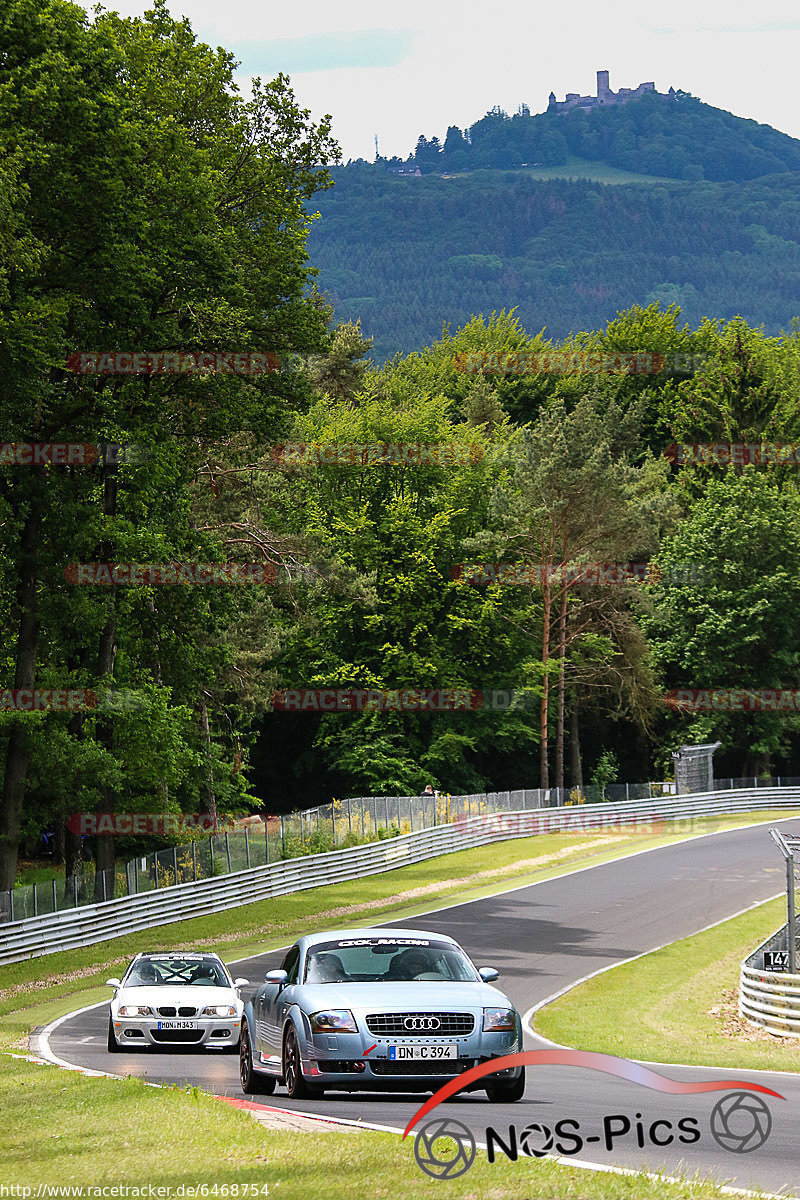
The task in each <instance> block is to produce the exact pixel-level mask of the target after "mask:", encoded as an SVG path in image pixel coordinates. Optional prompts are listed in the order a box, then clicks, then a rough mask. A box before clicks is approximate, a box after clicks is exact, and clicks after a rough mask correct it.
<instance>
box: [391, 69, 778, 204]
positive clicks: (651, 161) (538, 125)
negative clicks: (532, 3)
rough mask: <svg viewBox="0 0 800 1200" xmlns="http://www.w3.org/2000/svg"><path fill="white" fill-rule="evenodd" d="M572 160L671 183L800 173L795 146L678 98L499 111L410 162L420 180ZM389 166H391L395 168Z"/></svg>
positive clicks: (424, 143) (423, 148)
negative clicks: (538, 110) (586, 108)
mask: <svg viewBox="0 0 800 1200" xmlns="http://www.w3.org/2000/svg"><path fill="white" fill-rule="evenodd" d="M570 155H576V156H578V157H579V158H585V159H590V160H592V161H596V162H605V163H609V164H610V165H611V166H614V167H621V168H624V169H626V170H629V171H636V172H638V173H639V174H642V175H657V176H661V177H669V178H673V179H688V180H698V179H709V180H713V181H715V182H724V181H726V180H739V181H743V180H746V179H757V178H758V177H759V176H762V175H774V174H776V173H777V172H782V171H800V142H799V141H798V140H797V139H796V138H792V137H789V136H788V134H785V133H780V132H779V131H778V130H777V129H773V128H772V126H771V125H760V124H759V123H758V122H757V121H750V120H747V119H745V118H743V117H736V116H734V115H733V114H732V113H729V112H725V111H723V110H722V109H719V108H713V107H712V106H711V105H710V104H704V103H703V102H702V101H701V100H698V99H697V98H696V97H695V96H691V95H689V94H688V93H686V92H681V91H678V92H676V93H674V95H671V96H664V95H660V94H659V93H657V92H652V93H649V94H645V95H642V96H638V97H636V99H634V100H632V101H630V102H629V103H627V104H620V105H614V106H611V107H607V108H601V107H598V108H595V109H591V110H589V111H586V112H584V111H583V110H582V109H579V108H575V109H571V110H570V111H568V112H550V111H548V112H544V113H537V114H535V115H533V116H532V115H531V114H530V113H529V112H528V111H527V108H525V106H521V110H520V111H519V112H517V113H515V114H514V116H509V115H508V113H505V112H503V111H502V110H501V109H500V108H495V109H493V110H492V111H491V112H488V113H487V114H486V116H485V117H482V118H481V120H480V121H476V123H475V124H474V125H472V126H470V127H469V128H468V129H465V130H461V129H459V128H458V126H456V125H451V126H450V128H449V129H448V131H447V136H446V137H445V139H444V141H443V142H441V143H440V141H439V139H438V138H437V137H432V138H430V139H428V138H426V137H425V136H424V135H421V136H420V138H419V140H418V142H417V146H416V149H415V151H414V153H413V155H412V156H411V158H410V159H409V161H413V163H414V164H415V165H416V166H419V168H420V170H421V171H423V172H435V171H474V170H478V169H480V168H483V167H490V168H506V167H521V166H530V167H534V166H561V165H563V164H566V163H567V162H568V160H569V157H570ZM399 162H400V160H399V159H398V160H392V161H391V162H390V164H389V165H390V166H394V165H395V164H398V165H399Z"/></svg>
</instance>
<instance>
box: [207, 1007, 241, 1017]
mask: <svg viewBox="0 0 800 1200" xmlns="http://www.w3.org/2000/svg"><path fill="white" fill-rule="evenodd" d="M202 1015H203V1016H204V1017H235V1016H236V1009H235V1008H234V1006H233V1005H232V1004H209V1006H208V1008H204V1009H203V1012H202Z"/></svg>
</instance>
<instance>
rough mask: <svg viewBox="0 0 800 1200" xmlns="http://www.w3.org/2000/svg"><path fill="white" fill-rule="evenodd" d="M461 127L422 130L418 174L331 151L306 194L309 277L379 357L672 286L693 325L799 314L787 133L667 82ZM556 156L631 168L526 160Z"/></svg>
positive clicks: (774, 323) (589, 314)
mask: <svg viewBox="0 0 800 1200" xmlns="http://www.w3.org/2000/svg"><path fill="white" fill-rule="evenodd" d="M456 134H458V137H456ZM468 136H469V138H470V141H469V142H467V141H466V139H465V137H464V135H463V134H461V132H460V131H458V130H456V131H455V132H454V127H451V130H450V131H449V133H448V136H447V138H445V141H444V144H443V146H442V147H441V148H440V147H439V146H438V143H436V144H435V145H434V147H433V150H432V149H431V142H427V143H426V144H424V145H423V142H422V141H421V142H420V144H419V145H418V146H417V150H416V152H415V154H414V155H412V157H411V159H410V160H409V163H407V164H405V167H406V169H408V167H409V165H411V166H413V165H414V164H415V163H419V164H420V166H421V169H422V171H423V175H422V177H414V178H409V177H407V176H399V175H398V174H397V173H396V171H394V170H392V169H390V168H391V167H393V166H394V167H397V166H399V165H401V164H399V162H398V163H394V164H391V163H387V162H386V161H384V160H379V161H378V162H377V163H375V164H367V163H363V162H358V163H350V164H348V165H347V166H346V167H339V168H334V169H333V170H332V172H331V174H332V176H333V178H334V179H335V183H336V186H335V187H333V188H331V189H330V190H329V191H327V192H326V193H325V194H324V195H322V196H321V197H320V198H319V202H318V204H319V211H320V213H321V219H320V220H318V221H316V222H314V224H313V226H312V230H311V235H310V239H309V250H310V254H311V258H312V262H313V264H314V266H315V267H317V268H318V270H319V285H320V287H321V288H322V289H323V290H324V291H327V292H328V294H329V295H330V297H331V299H332V301H333V304H334V309H335V312H336V314H337V316H338V317H339V318H340V319H343V320H355V319H357V318H360V319H361V321H362V324H363V327H364V329H365V331H366V332H367V333H368V334H369V335H370V336H372V337H373V338H374V351H373V353H374V356H375V358H376V360H377V361H384V360H385V359H386V358H388V357H391V355H392V354H394V353H395V352H397V351H398V350H400V351H403V352H408V351H410V350H413V349H417V348H419V347H421V346H424V345H426V344H428V343H430V341H431V340H432V339H434V338H437V337H439V336H440V335H441V332H442V327H443V325H444V324H445V323H449V324H450V325H452V326H453V327H456V326H458V325H460V324H462V323H464V322H465V321H468V320H469V318H470V316H471V315H472V314H473V313H476V312H484V313H489V312H492V311H499V310H500V309H503V308H505V309H511V308H515V309H516V310H517V311H518V313H519V316H520V319H521V321H522V323H523V324H524V325H525V327H526V328H528V329H537V330H539V329H543V328H544V329H546V332H547V334H548V335H549V336H553V337H566V336H567V335H568V334H570V333H572V332H575V331H577V330H579V329H588V328H598V327H600V326H602V325H604V324H605V323H606V322H607V321H609V320H611V319H613V317H614V316H615V314H616V313H617V312H619V311H621V310H622V309H625V308H627V307H629V306H630V305H632V304H640V305H647V304H650V303H653V302H654V301H661V302H662V303H663V304H667V305H668V304H671V303H678V304H680V306H681V309H682V312H683V313H684V316H685V317H686V319H687V320H688V321H689V322H690V323H691V324H693V325H697V324H699V322H700V321H702V320H703V318H704V317H705V316H706V315H707V314H710V313H713V314H714V315H715V316H718V317H720V318H722V319H724V320H730V319H732V318H733V317H735V316H737V315H741V316H743V317H744V318H745V319H746V320H747V321H748V322H749V323H751V324H754V325H759V324H762V323H763V324H764V325H765V327H766V329H767V330H768V331H769V332H772V333H777V332H779V331H780V330H782V329H788V328H790V327H791V323H792V320H793V319H794V317H795V316H797V315H798V314H800V257H799V255H798V247H800V143H799V142H798V141H796V140H795V139H793V138H790V137H788V136H787V135H785V134H782V133H778V132H777V131H776V130H774V129H770V128H769V127H768V126H763V125H758V124H756V123H755V122H753V121H746V120H743V119H741V118H738V117H733V116H732V115H731V114H730V113H724V112H721V111H720V110H719V109H714V108H711V107H710V106H708V105H705V104H702V103H700V101H697V100H695V99H694V98H693V97H684V96H680V95H679V96H678V98H677V99H676V100H675V101H671V100H669V99H667V98H666V97H662V96H657V95H656V96H643V97H641V98H639V99H636V100H634V101H631V102H630V103H628V104H625V105H622V106H620V107H619V108H612V109H599V110H596V111H592V112H589V113H583V112H568V113H562V114H552V113H543V114H539V115H538V116H536V117H531V116H524V115H519V114H518V115H516V116H514V117H510V118H509V117H507V116H506V115H505V114H503V113H490V114H487V116H486V117H484V118H483V120H482V121H479V122H478V123H477V124H476V125H475V126H473V127H472V129H471V130H470V131H469V134H468ZM526 139H527V140H526ZM530 139H534V141H536V139H538V140H539V141H537V142H536V145H533V144H532V143H531V142H530ZM433 140H434V142H435V139H433ZM539 142H542V143H543V144H544V143H546V144H547V146H551V150H548V149H547V146H545V148H544V149H542V148H539V149H537V148H536V146H538V145H539ZM454 147H455V148H454ZM575 154H580V156H581V157H580V159H579V160H575V159H574V155H575ZM454 156H455V157H454ZM537 156H538V158H537ZM567 156H569V158H570V165H569V166H568V167H566V168H565V174H567V173H569V174H570V175H579V174H580V173H581V170H584V171H585V170H587V169H588V167H589V166H592V164H593V169H595V168H597V166H598V164H600V165H602V164H607V166H608V169H609V170H611V169H612V168H613V169H616V168H618V167H625V168H627V169H630V170H633V171H636V172H638V173H639V175H640V179H641V182H637V183H627V184H626V183H622V184H619V183H613V184H609V183H604V182H599V181H595V180H573V181H572V182H570V181H569V180H568V179H559V178H549V179H539V178H536V177H535V172H534V171H532V169H528V170H524V169H522V167H521V164H522V163H523V162H525V163H528V164H531V163H533V162H536V161H540V162H547V163H561V162H566V161H567ZM576 161H577V165H576ZM581 164H583V165H582V166H581ZM456 167H458V169H459V173H451V172H455V169H456ZM501 167H503V168H505V169H502V170H501V169H499V168H501ZM443 175H444V176H445V177H444V178H443V177H442V176H443ZM648 175H652V176H656V175H659V176H660V175H665V176H668V177H669V178H659V179H655V178H653V180H652V182H648V179H647V176H648ZM704 177H705V178H704Z"/></svg>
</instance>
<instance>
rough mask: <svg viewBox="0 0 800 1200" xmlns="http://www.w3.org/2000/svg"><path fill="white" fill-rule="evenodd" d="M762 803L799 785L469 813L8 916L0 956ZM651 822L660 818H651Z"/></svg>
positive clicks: (777, 802) (792, 793) (13, 958)
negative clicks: (561, 837) (571, 835)
mask: <svg viewBox="0 0 800 1200" xmlns="http://www.w3.org/2000/svg"><path fill="white" fill-rule="evenodd" d="M754 807H758V808H765V807H770V808H775V809H781V808H800V787H788V788H780V789H778V788H766V787H764V788H758V789H757V791H756V792H754V790H753V789H746V790H745V789H741V790H729V791H723V792H707V793H699V794H695V795H691V796H664V797H660V798H657V799H652V800H651V799H647V800H633V801H630V802H629V803H624V802H623V803H621V804H611V803H608V804H600V805H586V806H576V807H571V808H564V807H560V808H547V809H528V810H522V811H517V812H506V813H494V814H491V815H489V816H473V817H468V816H465V817H463V818H462V819H460V820H458V821H455V822H453V823H451V824H448V825H438V826H434V827H432V828H427V829H422V830H417V831H416V832H414V833H408V834H404V835H401V836H399V837H394V838H387V839H385V840H383V841H379V842H372V843H370V844H368V845H363V846H352V847H349V848H347V849H338V850H332V851H329V852H327V853H323V854H312V855H306V856H304V857H302V858H293V859H285V860H281V861H277V862H273V863H270V864H269V865H268V866H263V867H255V868H253V869H251V870H244V871H236V872H234V873H233V874H230V875H223V876H218V877H216V878H211V879H202V880H198V881H197V882H196V883H194V882H192V883H184V884H178V885H175V886H172V887H166V888H159V889H158V891H153V892H146V893H143V894H141V895H138V896H136V895H134V896H123V897H121V898H120V899H116V900H107V901H104V902H101V903H97V904H92V905H87V906H85V907H83V908H77V909H68V910H65V911H62V912H58V913H49V914H47V915H45V916H40V917H33V918H29V919H27V920H24V921H15V922H13V923H9V924H6V925H4V926H3V927H2V930H1V931H0V964H2V963H12V962H21V961H23V960H24V959H28V958H37V957H39V956H41V955H45V954H53V953H55V952H57V951H59V950H66V949H71V948H74V947H77V946H88V945H93V944H94V943H95V942H100V941H107V940H108V939H110V938H115V937H120V936H122V935H124V934H127V933H133V932H136V931H138V930H141V929H151V928H153V927H155V926H160V925H167V924H171V923H173V922H175V921H185V920H188V919H190V918H191V917H197V916H203V915H207V914H208V913H212V912H220V911H223V910H226V909H230V908H237V907H239V906H241V905H245V904H252V903H254V902H255V901H258V900H264V899H267V898H269V897H271V896H282V895H286V894H287V893H289V892H295V891H303V890H305V889H307V888H316V887H322V886H324V885H325V884H329V883H340V882H343V881H345V880H349V879H359V878H362V877H363V876H365V875H374V874H378V873H381V872H384V871H391V870H395V869H396V868H397V867H401V866H406V865H409V864H411V863H415V862H421V861H422V860H424V859H427V858H434V857H436V856H437V855H440V854H448V853H451V852H453V851H456V850H466V849H469V848H471V847H475V846H481V845H485V844H489V843H492V842H498V841H505V840H508V839H509V838H519V837H530V836H532V835H536V834H543V833H556V832H559V831H569V832H575V831H583V830H591V831H598V830H602V829H609V828H612V827H614V826H615V825H616V826H617V827H619V828H623V829H624V828H625V826H626V825H627V826H628V827H630V826H633V827H640V828H641V826H642V825H646V826H647V829H646V831H653V832H656V831H657V830H658V828H659V825H658V823H659V822H660V821H664V822H669V821H677V820H679V819H680V818H681V817H683V818H692V817H704V816H710V815H714V814H717V815H723V814H732V813H738V812H748V811H751V810H752V809H753V808H754ZM653 822H655V823H656V824H655V825H654V824H653Z"/></svg>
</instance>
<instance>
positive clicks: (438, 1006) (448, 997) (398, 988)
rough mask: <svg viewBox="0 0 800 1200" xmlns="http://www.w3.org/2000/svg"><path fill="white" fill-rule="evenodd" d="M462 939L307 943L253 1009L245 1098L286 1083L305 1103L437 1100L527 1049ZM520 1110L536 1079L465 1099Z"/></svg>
mask: <svg viewBox="0 0 800 1200" xmlns="http://www.w3.org/2000/svg"><path fill="white" fill-rule="evenodd" d="M497 977H498V972H497V971H496V970H495V969H494V968H493V967H480V968H476V967H474V966H473V964H472V962H471V961H470V959H469V958H468V957H467V955H466V954H465V953H464V951H463V950H462V949H461V947H460V946H459V945H458V943H457V942H455V941H454V940H453V938H450V937H446V936H444V935H443V934H439V933H426V932H425V931H424V930H419V929H347V930H343V931H341V932H331V933H316V934H313V935H310V936H308V937H302V938H300V940H299V941H298V942H296V943H295V944H294V946H292V948H291V950H290V951H289V952H288V954H287V955H286V957H285V959H284V961H283V965H282V967H281V969H280V970H279V971H268V972H267V974H266V981H265V982H264V983H263V984H262V985H261V986H260V987H259V988H258V990H257V991H256V993H255V995H254V996H253V998H252V999H251V1000H250V1001H249V1002H248V1003H247V1004H246V1005H245V1009H244V1014H243V1017H242V1032H241V1039H240V1042H239V1063H240V1074H241V1081H242V1090H243V1091H244V1092H245V1093H270V1092H272V1091H274V1090H275V1085H276V1084H277V1083H283V1084H285V1086H286V1090H287V1091H288V1093H289V1095H290V1096H292V1097H295V1098H297V1099H302V1098H306V1097H311V1096H318V1095H320V1094H321V1093H322V1092H324V1091H325V1089H336V1090H346V1091H355V1090H361V1089H365V1088H367V1089H373V1090H383V1091H393V1092H397V1091H409V1092H424V1091H435V1090H436V1089H437V1088H439V1087H441V1086H442V1084H444V1083H446V1082H448V1080H450V1079H453V1078H457V1077H458V1076H459V1075H460V1074H462V1073H463V1072H464V1071H466V1070H467V1069H468V1068H470V1067H474V1066H477V1065H478V1064H480V1063H484V1062H487V1061H489V1060H491V1059H493V1058H498V1057H500V1056H502V1055H505V1054H513V1053H514V1052H515V1051H517V1050H521V1049H522V1024H521V1021H520V1017H519V1013H518V1012H517V1011H516V1009H515V1008H514V1006H513V1005H512V1003H511V1001H510V1000H509V999H508V997H507V996H504V995H503V993H502V992H500V991H498V990H497V988H493V987H491V986H490V983H491V981H492V980H494V979H497ZM476 1089H485V1091H486V1093H487V1095H488V1097H489V1099H490V1100H493V1101H503V1102H508V1101H513V1100H520V1099H521V1098H522V1095H523V1093H524V1091H525V1069H524V1067H512V1068H510V1069H507V1070H502V1071H497V1072H495V1073H494V1074H492V1075H487V1076H484V1077H483V1079H482V1080H481V1082H480V1083H473V1084H471V1085H470V1086H469V1087H468V1088H466V1089H465V1090H468V1091H472V1090H476Z"/></svg>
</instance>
